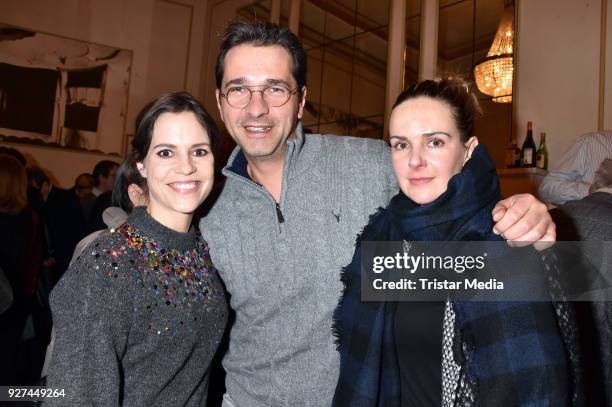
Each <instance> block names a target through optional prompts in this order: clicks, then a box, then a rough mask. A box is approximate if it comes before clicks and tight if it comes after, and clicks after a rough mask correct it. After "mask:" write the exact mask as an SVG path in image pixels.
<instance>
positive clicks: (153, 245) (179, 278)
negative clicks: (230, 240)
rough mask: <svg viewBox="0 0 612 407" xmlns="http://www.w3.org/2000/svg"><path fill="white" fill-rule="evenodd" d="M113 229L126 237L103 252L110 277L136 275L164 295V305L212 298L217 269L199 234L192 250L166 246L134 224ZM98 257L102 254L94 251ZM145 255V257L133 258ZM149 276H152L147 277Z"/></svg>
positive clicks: (214, 290)
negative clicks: (120, 271) (137, 228)
mask: <svg viewBox="0 0 612 407" xmlns="http://www.w3.org/2000/svg"><path fill="white" fill-rule="evenodd" d="M111 233H119V234H120V235H121V236H122V237H123V238H124V239H125V240H124V242H123V243H122V244H121V245H119V246H118V247H116V248H114V249H106V250H103V252H104V253H105V254H106V255H108V258H109V259H110V262H111V263H110V266H111V267H110V268H109V271H108V272H107V274H108V275H109V277H114V278H118V277H120V275H119V274H118V273H119V269H122V270H123V273H124V275H123V277H125V278H128V277H130V274H131V277H132V278H136V279H140V281H142V284H143V285H145V286H148V288H150V289H151V290H152V291H154V292H155V293H156V294H157V295H158V296H160V297H161V299H162V303H165V305H172V306H174V307H176V306H177V305H183V306H190V305H191V304H194V303H199V302H202V301H206V300H208V299H210V297H211V296H212V295H213V294H215V293H217V292H218V291H219V290H218V289H216V288H215V287H216V286H218V284H217V285H215V284H213V282H214V280H215V278H216V273H215V270H214V266H213V265H212V262H211V261H210V256H209V255H208V245H207V244H206V242H205V241H204V240H203V239H202V238H201V237H200V236H199V234H198V238H197V244H196V247H195V248H193V249H191V250H185V251H178V250H176V249H171V250H166V249H164V248H162V247H160V245H159V244H158V243H157V242H156V241H154V240H153V239H150V238H148V237H146V236H142V235H140V234H138V233H137V231H136V229H135V228H134V226H132V225H127V224H126V225H123V226H122V227H120V228H119V229H116V230H115V231H114V232H112V231H111ZM92 254H94V256H96V257H99V256H100V254H99V253H98V254H96V253H92ZM139 256H140V257H142V259H143V261H136V260H134V259H135V258H137V257H139ZM147 277H150V278H147Z"/></svg>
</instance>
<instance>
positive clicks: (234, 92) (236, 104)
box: [219, 85, 298, 109]
mask: <svg viewBox="0 0 612 407" xmlns="http://www.w3.org/2000/svg"><path fill="white" fill-rule="evenodd" d="M261 86H262V85H253V86H245V85H241V86H235V87H232V88H229V89H228V90H226V91H225V93H224V92H219V95H220V96H221V97H223V98H225V100H226V101H227V104H228V105H230V106H231V107H233V108H235V109H244V108H245V107H247V106H248V105H250V104H251V101H252V100H253V93H257V92H260V93H261V97H262V99H263V101H264V103H265V104H266V105H267V106H268V107H281V106H283V105H284V104H286V103H287V102H288V101H289V99H291V96H293V95H295V94H296V93H298V88H293V89H289V88H287V87H285V86H281V85H265V86H264V87H263V88H262V89H252V88H260V87H261ZM274 89H277V90H281V91H282V92H286V94H283V95H282V96H283V99H278V100H276V99H272V98H273V97H274V96H275V95H273V94H271V93H270V92H271V91H272V90H274ZM243 90H247V91H248V92H249V96H248V98H247V97H246V96H245V95H239V94H238V92H241V91H243ZM241 98H244V100H240V99H241Z"/></svg>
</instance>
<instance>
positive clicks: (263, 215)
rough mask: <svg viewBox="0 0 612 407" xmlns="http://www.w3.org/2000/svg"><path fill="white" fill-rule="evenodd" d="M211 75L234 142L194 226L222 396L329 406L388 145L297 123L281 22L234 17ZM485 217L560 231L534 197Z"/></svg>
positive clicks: (292, 55)
mask: <svg viewBox="0 0 612 407" xmlns="http://www.w3.org/2000/svg"><path fill="white" fill-rule="evenodd" d="M216 84H217V104H218V107H219V111H220V112H221V117H222V119H223V122H224V123H225V126H226V128H227V130H228V132H229V133H230V135H231V136H232V138H233V139H234V140H235V141H236V143H237V144H238V147H237V148H236V150H235V151H234V152H233V153H232V155H231V157H230V159H229V162H228V164H227V166H226V167H225V169H224V170H223V173H224V175H225V176H226V177H227V181H226V184H225V188H224V190H223V192H222V193H221V196H220V198H219V200H218V201H217V203H216V205H215V206H214V207H213V208H212V210H211V212H210V214H209V215H208V216H207V217H206V218H205V219H203V220H202V221H201V223H200V228H201V230H202V233H203V235H204V237H205V239H206V240H207V241H208V243H209V245H210V248H211V249H210V253H211V256H212V258H213V261H214V264H215V265H216V267H217V268H218V270H219V273H220V274H221V276H222V278H223V280H224V282H225V284H226V287H227V290H228V291H229V293H230V294H231V306H232V308H233V309H234V310H235V312H236V321H235V323H234V326H233V327H232V330H231V333H230V346H229V351H228V353H227V354H226V355H225V358H224V360H223V365H224V367H225V369H226V371H227V378H226V387H227V394H226V395H225V397H224V406H225V407H232V406H237V407H259V406H291V407H296V406H327V405H329V404H330V403H331V400H332V397H333V394H334V389H335V387H336V382H337V379H338V369H339V358H338V354H337V352H336V349H335V344H334V339H333V335H332V330H331V326H332V312H333V310H334V308H335V306H336V304H337V302H338V299H339V296H340V292H341V289H342V285H341V283H340V281H339V275H340V270H341V268H342V267H343V266H345V265H346V264H348V263H349V262H350V260H351V256H352V254H353V250H354V243H355V237H356V236H357V234H358V232H359V231H360V230H361V228H362V227H363V226H365V225H366V223H367V220H368V216H369V215H370V214H372V213H373V212H374V211H375V210H376V209H377V208H378V207H380V206H385V205H386V204H387V203H388V201H389V199H390V198H391V197H392V196H393V195H394V194H395V193H396V192H397V186H396V182H395V178H394V175H393V171H392V168H391V158H390V150H389V148H388V147H387V146H386V145H385V144H384V143H383V142H382V141H380V140H368V139H357V138H350V137H336V136H323V135H305V134H304V133H303V131H302V128H301V125H300V119H301V117H302V113H303V109H304V103H305V100H306V92H307V89H306V55H305V52H304V50H303V48H302V45H301V44H300V42H299V40H298V39H297V37H296V36H295V35H293V34H292V33H291V32H290V31H289V30H287V29H286V28H281V27H279V26H276V25H273V24H264V23H253V24H250V23H234V24H232V25H230V26H229V27H228V30H227V33H226V37H225V39H224V41H223V44H222V46H221V51H220V54H219V56H218V59H217V70H216ZM494 219H495V220H496V221H498V223H497V224H496V226H495V230H496V232H498V233H503V235H504V237H506V238H507V239H509V240H513V241H515V242H527V241H536V240H554V238H555V229H554V224H553V223H552V221H551V220H550V217H549V216H548V214H547V211H546V207H545V206H544V205H543V204H541V203H540V202H538V201H537V200H535V198H533V197H532V196H531V195H523V196H517V197H512V198H509V199H507V200H505V201H502V203H500V205H499V206H498V207H497V208H496V210H495V212H494ZM517 219H520V220H519V221H517Z"/></svg>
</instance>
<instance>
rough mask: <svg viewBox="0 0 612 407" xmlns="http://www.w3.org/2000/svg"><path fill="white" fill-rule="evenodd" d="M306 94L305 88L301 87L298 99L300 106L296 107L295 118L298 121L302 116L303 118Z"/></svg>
mask: <svg viewBox="0 0 612 407" xmlns="http://www.w3.org/2000/svg"><path fill="white" fill-rule="evenodd" d="M307 93H308V89H307V88H306V86H302V95H301V98H300V105H299V107H298V114H297V118H298V120H300V119H301V118H302V116H304V106H305V105H306V94H307Z"/></svg>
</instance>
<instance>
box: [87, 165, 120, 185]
mask: <svg viewBox="0 0 612 407" xmlns="http://www.w3.org/2000/svg"><path fill="white" fill-rule="evenodd" d="M116 167H119V164H117V163H116V162H114V161H110V160H102V161H100V162H99V163H97V164H96V166H95V167H94V169H93V174H92V175H93V177H94V182H95V184H94V185H95V186H96V187H97V186H99V185H100V176H101V175H103V176H104V177H108V175H109V174H110V172H111V170H112V169H113V168H116Z"/></svg>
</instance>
